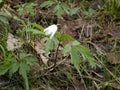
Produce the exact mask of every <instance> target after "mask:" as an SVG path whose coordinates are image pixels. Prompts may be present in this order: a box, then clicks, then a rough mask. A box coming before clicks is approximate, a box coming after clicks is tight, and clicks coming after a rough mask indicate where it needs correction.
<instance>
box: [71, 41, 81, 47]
mask: <svg viewBox="0 0 120 90" xmlns="http://www.w3.org/2000/svg"><path fill="white" fill-rule="evenodd" d="M72 45H73V46H76V45H80V42H78V41H76V40H75V41H73V42H72Z"/></svg>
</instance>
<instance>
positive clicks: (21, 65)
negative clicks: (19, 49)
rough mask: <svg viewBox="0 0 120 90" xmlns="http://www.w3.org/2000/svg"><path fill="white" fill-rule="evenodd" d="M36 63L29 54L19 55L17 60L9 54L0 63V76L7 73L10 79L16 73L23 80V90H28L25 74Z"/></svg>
mask: <svg viewBox="0 0 120 90" xmlns="http://www.w3.org/2000/svg"><path fill="white" fill-rule="evenodd" d="M36 62H37V60H36V59H35V58H33V56H32V55H31V54H25V53H20V54H19V55H18V56H17V58H15V57H14V56H13V55H12V54H9V55H8V57H6V59H5V60H4V61H2V62H0V69H1V70H0V75H4V74H5V73H9V76H10V77H12V76H13V74H15V73H16V72H18V73H19V75H21V76H22V77H23V79H24V82H25V90H29V84H28V77H27V74H28V72H29V71H30V68H31V66H32V65H34V64H37V63H36Z"/></svg>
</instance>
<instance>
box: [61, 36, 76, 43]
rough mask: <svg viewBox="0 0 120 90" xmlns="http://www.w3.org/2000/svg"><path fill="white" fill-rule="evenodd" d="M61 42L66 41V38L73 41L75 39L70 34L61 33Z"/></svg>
mask: <svg viewBox="0 0 120 90" xmlns="http://www.w3.org/2000/svg"><path fill="white" fill-rule="evenodd" d="M61 40H62V42H66V41H67V40H70V41H74V40H75V39H74V38H73V37H71V36H70V35H67V34H63V35H62V37H61Z"/></svg>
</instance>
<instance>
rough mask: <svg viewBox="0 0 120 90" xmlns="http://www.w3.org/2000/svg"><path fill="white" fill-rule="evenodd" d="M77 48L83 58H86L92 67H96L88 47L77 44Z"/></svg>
mask: <svg viewBox="0 0 120 90" xmlns="http://www.w3.org/2000/svg"><path fill="white" fill-rule="evenodd" d="M76 48H77V50H78V51H79V52H80V53H81V54H82V56H83V58H84V59H86V60H88V62H89V63H90V66H91V67H92V68H96V65H97V64H96V62H95V60H94V57H93V54H92V53H91V52H90V51H89V49H88V48H86V47H84V46H82V45H78V46H76Z"/></svg>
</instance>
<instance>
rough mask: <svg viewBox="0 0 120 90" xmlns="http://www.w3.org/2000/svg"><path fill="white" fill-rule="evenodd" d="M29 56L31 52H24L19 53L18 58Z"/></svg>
mask: <svg viewBox="0 0 120 90" xmlns="http://www.w3.org/2000/svg"><path fill="white" fill-rule="evenodd" d="M29 56H32V54H25V53H20V54H19V58H20V59H24V58H25V57H29Z"/></svg>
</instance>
